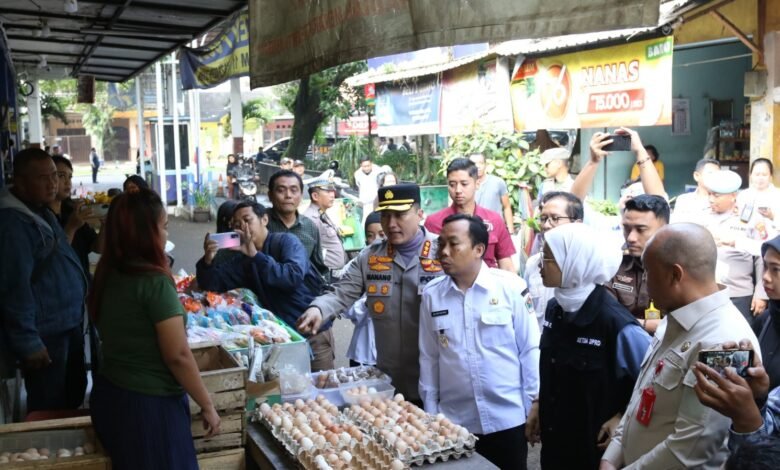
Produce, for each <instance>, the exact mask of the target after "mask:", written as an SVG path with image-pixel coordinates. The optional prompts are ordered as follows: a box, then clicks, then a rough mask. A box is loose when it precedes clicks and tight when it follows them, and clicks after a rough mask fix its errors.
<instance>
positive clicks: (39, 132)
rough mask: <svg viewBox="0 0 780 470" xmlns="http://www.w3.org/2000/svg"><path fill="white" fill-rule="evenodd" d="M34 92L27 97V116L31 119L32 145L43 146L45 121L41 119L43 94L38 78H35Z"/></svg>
mask: <svg viewBox="0 0 780 470" xmlns="http://www.w3.org/2000/svg"><path fill="white" fill-rule="evenodd" d="M32 84H33V92H32V94H31V95H30V96H28V97H27V116H28V119H29V122H30V123H29V131H30V147H37V148H42V147H43V121H42V120H41V94H40V88H39V86H38V80H34V81H33V82H32Z"/></svg>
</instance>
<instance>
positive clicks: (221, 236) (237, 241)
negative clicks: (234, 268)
mask: <svg viewBox="0 0 780 470" xmlns="http://www.w3.org/2000/svg"><path fill="white" fill-rule="evenodd" d="M209 240H214V241H215V242H217V248H220V249H222V248H237V247H239V246H241V235H239V234H238V233H236V232H224V233H210V234H209Z"/></svg>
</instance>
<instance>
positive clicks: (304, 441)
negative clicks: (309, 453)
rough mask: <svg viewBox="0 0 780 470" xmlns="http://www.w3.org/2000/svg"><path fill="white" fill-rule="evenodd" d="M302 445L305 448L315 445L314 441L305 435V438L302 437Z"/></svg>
mask: <svg viewBox="0 0 780 470" xmlns="http://www.w3.org/2000/svg"><path fill="white" fill-rule="evenodd" d="M301 447H302V448H303V450H309V449H311V448H312V447H314V442H313V441H312V440H311V439H309V438H308V437H304V438H303V439H301Z"/></svg>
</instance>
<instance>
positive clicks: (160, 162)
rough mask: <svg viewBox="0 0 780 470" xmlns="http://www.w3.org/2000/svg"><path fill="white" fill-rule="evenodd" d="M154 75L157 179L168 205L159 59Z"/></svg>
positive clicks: (164, 204) (163, 200) (163, 198)
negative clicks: (155, 84) (155, 82)
mask: <svg viewBox="0 0 780 470" xmlns="http://www.w3.org/2000/svg"><path fill="white" fill-rule="evenodd" d="M154 75H155V79H156V81H157V86H156V89H157V90H156V91H157V180H158V181H159V182H160V199H162V203H163V207H168V191H167V188H166V187H165V186H166V184H165V183H166V181H165V155H163V150H164V149H165V146H164V145H163V144H164V140H165V133H164V132H163V126H164V125H165V124H164V122H163V121H164V117H165V116H164V114H165V112H164V111H163V93H162V66H161V65H160V61H159V60H158V61H157V62H156V63H155V64H154Z"/></svg>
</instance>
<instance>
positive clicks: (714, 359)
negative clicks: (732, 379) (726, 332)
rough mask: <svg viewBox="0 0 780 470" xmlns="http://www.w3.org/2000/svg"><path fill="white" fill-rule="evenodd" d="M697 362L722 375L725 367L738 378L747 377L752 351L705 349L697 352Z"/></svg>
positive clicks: (751, 363) (751, 361) (751, 364)
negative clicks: (732, 371) (730, 368)
mask: <svg viewBox="0 0 780 470" xmlns="http://www.w3.org/2000/svg"><path fill="white" fill-rule="evenodd" d="M699 362H703V363H704V364H707V365H708V366H710V367H712V368H713V369H715V370H716V371H718V373H720V374H721V375H723V374H724V373H725V371H726V368H727V367H733V368H734V369H735V370H736V371H737V374H739V376H740V377H747V375H748V374H747V370H748V367H753V350H752V349H749V350H743V349H705V350H703V351H699Z"/></svg>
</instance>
